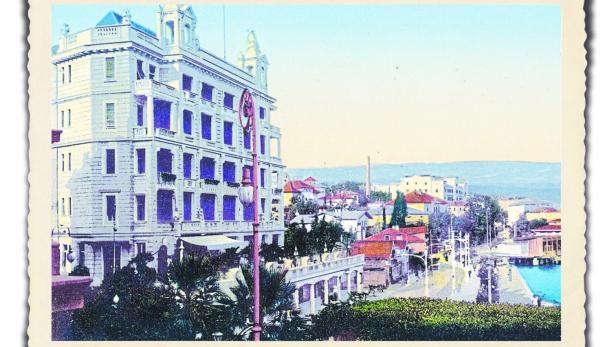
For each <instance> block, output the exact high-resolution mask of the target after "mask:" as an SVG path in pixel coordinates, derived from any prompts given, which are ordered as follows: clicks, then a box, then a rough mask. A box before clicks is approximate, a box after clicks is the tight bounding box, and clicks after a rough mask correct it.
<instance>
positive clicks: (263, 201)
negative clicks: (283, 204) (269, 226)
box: [261, 198, 265, 214]
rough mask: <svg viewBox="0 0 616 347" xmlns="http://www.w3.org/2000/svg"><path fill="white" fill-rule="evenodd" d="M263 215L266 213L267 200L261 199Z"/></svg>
mask: <svg viewBox="0 0 616 347" xmlns="http://www.w3.org/2000/svg"><path fill="white" fill-rule="evenodd" d="M261 213H262V214H264V213H265V199H264V198H261Z"/></svg>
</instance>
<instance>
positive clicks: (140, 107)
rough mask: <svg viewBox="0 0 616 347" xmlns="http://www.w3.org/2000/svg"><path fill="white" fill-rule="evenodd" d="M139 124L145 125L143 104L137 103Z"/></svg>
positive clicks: (140, 125)
mask: <svg viewBox="0 0 616 347" xmlns="http://www.w3.org/2000/svg"><path fill="white" fill-rule="evenodd" d="M137 126H139V127H142V126H143V105H137Z"/></svg>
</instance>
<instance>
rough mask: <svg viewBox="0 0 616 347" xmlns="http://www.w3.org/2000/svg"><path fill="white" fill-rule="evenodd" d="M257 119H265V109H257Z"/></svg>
mask: <svg viewBox="0 0 616 347" xmlns="http://www.w3.org/2000/svg"><path fill="white" fill-rule="evenodd" d="M259 118H261V119H265V108H264V107H259Z"/></svg>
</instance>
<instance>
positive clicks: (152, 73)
mask: <svg viewBox="0 0 616 347" xmlns="http://www.w3.org/2000/svg"><path fill="white" fill-rule="evenodd" d="M149 77H150V79H151V80H153V79H156V66H155V65H150V76H149Z"/></svg>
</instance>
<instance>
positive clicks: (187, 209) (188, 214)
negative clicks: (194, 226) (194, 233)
mask: <svg viewBox="0 0 616 347" xmlns="http://www.w3.org/2000/svg"><path fill="white" fill-rule="evenodd" d="M192 195H193V193H189V192H184V220H185V221H190V220H192Z"/></svg>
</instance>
